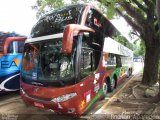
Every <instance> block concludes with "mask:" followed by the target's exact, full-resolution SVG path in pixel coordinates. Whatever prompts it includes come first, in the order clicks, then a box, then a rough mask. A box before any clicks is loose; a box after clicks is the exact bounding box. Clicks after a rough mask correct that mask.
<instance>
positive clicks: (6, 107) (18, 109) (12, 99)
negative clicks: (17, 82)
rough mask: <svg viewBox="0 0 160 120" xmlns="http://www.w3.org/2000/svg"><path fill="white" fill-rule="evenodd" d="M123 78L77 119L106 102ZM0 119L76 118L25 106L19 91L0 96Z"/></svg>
mask: <svg viewBox="0 0 160 120" xmlns="http://www.w3.org/2000/svg"><path fill="white" fill-rule="evenodd" d="M134 66H135V67H134V72H133V74H137V73H138V72H139V71H140V70H141V69H142V67H140V66H142V63H138V62H136V63H134ZM130 78H131V77H130ZM130 78H128V79H125V80H124V82H123V83H122V84H120V85H118V87H117V88H116V89H115V90H114V91H113V92H112V93H109V94H107V96H106V98H105V99H104V100H101V101H97V102H96V103H95V104H94V105H93V106H92V107H91V108H90V110H89V111H88V112H87V113H86V114H85V115H83V116H81V117H80V118H79V119H81V120H86V119H90V117H91V116H92V115H93V114H94V113H95V112H96V111H98V110H99V109H100V108H101V107H102V106H103V105H104V103H106V102H107V101H108V100H109V99H110V98H111V97H112V96H113V95H114V94H116V93H117V91H118V90H119V89H121V87H122V86H123V85H124V84H125V83H126V82H127V81H128V80H129V79H130ZM0 113H1V114H0V120H41V119H42V120H62V119H65V120H71V119H72V120H74V119H77V118H75V117H73V116H64V115H57V114H55V113H53V112H50V111H44V110H41V109H38V108H35V107H32V106H27V105H26V104H25V103H24V102H23V101H22V100H21V97H20V95H19V92H16V93H8V94H4V95H1V96H0Z"/></svg>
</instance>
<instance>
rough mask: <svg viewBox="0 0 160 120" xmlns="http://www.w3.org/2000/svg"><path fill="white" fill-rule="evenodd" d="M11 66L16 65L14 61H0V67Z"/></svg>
mask: <svg viewBox="0 0 160 120" xmlns="http://www.w3.org/2000/svg"><path fill="white" fill-rule="evenodd" d="M11 67H18V66H17V64H16V62H15V61H12V62H11V63H10V62H9V61H1V68H11Z"/></svg>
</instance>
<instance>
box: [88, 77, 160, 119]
mask: <svg viewBox="0 0 160 120" xmlns="http://www.w3.org/2000/svg"><path fill="white" fill-rule="evenodd" d="M141 79H142V75H141V74H139V75H137V76H136V77H134V78H133V80H132V81H131V82H130V83H129V84H128V85H127V86H126V87H125V89H123V90H122V92H121V93H120V94H119V95H118V96H116V97H115V98H114V99H113V100H112V101H111V102H110V104H109V105H107V106H105V108H104V109H102V110H101V112H99V113H98V114H96V115H93V116H92V117H91V119H90V120H101V119H136V118H137V119H139V118H140V119H143V118H146V119H148V118H151V119H160V107H159V105H160V103H157V104H154V103H150V102H149V101H150V100H151V99H152V98H153V97H146V95H145V91H146V89H147V88H148V87H149V86H145V85H142V84H141Z"/></svg>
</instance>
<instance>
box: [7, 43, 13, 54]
mask: <svg viewBox="0 0 160 120" xmlns="http://www.w3.org/2000/svg"><path fill="white" fill-rule="evenodd" d="M7 53H13V42H11V43H10V45H9V47H8V50H7Z"/></svg>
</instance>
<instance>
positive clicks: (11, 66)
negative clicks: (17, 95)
mask: <svg viewBox="0 0 160 120" xmlns="http://www.w3.org/2000/svg"><path fill="white" fill-rule="evenodd" d="M10 38H12V37H10ZM13 38H14V40H16V38H15V37H13ZM25 39H26V38H25ZM25 39H24V38H22V41H14V40H13V41H12V39H8V40H7V39H6V40H4V42H3V46H2V47H1V48H3V50H1V51H3V52H2V53H1V57H0V91H16V90H18V89H19V77H20V68H21V60H22V52H23V45H24V40H25ZM8 41H9V42H8ZM6 46H7V47H6ZM5 48H6V49H5ZM5 50H6V51H5Z"/></svg>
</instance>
